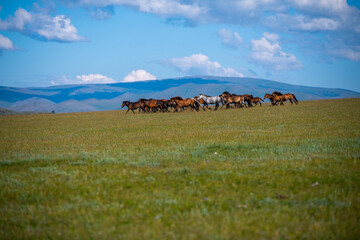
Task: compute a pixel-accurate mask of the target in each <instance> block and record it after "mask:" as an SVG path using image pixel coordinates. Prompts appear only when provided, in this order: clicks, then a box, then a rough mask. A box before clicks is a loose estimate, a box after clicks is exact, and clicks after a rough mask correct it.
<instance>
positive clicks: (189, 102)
mask: <svg viewBox="0 0 360 240" xmlns="http://www.w3.org/2000/svg"><path fill="white" fill-rule="evenodd" d="M171 99H173V98H171ZM172 102H173V104H174V105H175V110H174V112H177V111H179V110H180V109H182V110H185V108H187V107H190V108H191V109H192V110H193V109H195V110H196V111H199V105H200V104H199V103H198V102H197V101H196V100H195V99H192V98H186V99H182V100H180V99H173V100H172Z"/></svg>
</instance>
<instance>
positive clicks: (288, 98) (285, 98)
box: [282, 93, 299, 104]
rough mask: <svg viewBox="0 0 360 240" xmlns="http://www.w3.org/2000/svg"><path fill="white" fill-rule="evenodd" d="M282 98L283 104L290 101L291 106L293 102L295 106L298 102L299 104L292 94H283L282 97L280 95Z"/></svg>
mask: <svg viewBox="0 0 360 240" xmlns="http://www.w3.org/2000/svg"><path fill="white" fill-rule="evenodd" d="M282 98H283V101H284V102H285V101H290V102H291V104H293V102H294V103H295V104H298V102H299V101H298V100H297V99H296V97H295V95H294V94H292V93H286V94H283V95H282Z"/></svg>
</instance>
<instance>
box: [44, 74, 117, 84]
mask: <svg viewBox="0 0 360 240" xmlns="http://www.w3.org/2000/svg"><path fill="white" fill-rule="evenodd" d="M50 83H51V84H52V85H69V84H94V83H100V84H104V83H116V81H115V80H114V79H112V78H111V77H107V76H104V75H101V74H98V73H96V74H92V73H91V74H88V75H85V74H82V75H77V76H76V78H75V79H74V78H71V77H67V76H55V77H52V80H51V81H50Z"/></svg>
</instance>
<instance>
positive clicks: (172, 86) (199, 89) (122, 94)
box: [0, 76, 360, 112]
mask: <svg viewBox="0 0 360 240" xmlns="http://www.w3.org/2000/svg"><path fill="white" fill-rule="evenodd" d="M275 90H277V91H280V92H284V93H286V92H292V93H294V94H295V95H296V97H297V98H298V99H299V100H300V101H301V100H314V99H332V98H349V97H360V93H358V92H354V91H350V90H344V89H333V88H320V87H307V86H300V85H292V84H287V83H282V82H276V81H271V80H265V79H255V78H238V77H214V76H196V77H184V78H172V79H164V80H152V81H142V82H130V83H121V82H120V83H112V84H84V85H62V86H51V87H31V88H16V87H0V107H3V108H7V109H10V110H13V111H45V112H51V111H53V110H54V111H55V112H75V111H99V110H116V109H120V106H121V102H122V101H124V100H130V101H136V100H137V99H139V98H170V97H172V96H182V97H194V96H196V95H198V94H199V93H203V94H208V95H219V94H221V93H222V92H223V91H229V92H232V93H237V94H245V93H246V94H253V95H254V96H260V97H263V96H264V94H265V93H270V92H273V91H275Z"/></svg>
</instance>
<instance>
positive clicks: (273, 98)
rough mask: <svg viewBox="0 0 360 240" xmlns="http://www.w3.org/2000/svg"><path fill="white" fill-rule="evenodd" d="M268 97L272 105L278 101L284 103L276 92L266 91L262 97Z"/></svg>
mask: <svg viewBox="0 0 360 240" xmlns="http://www.w3.org/2000/svg"><path fill="white" fill-rule="evenodd" d="M266 98H268V99H269V100H270V101H271V105H272V106H276V105H277V104H278V103H279V102H280V105H284V103H283V101H282V99H283V98H282V95H281V96H280V95H276V94H274V93H273V94H269V93H266V94H265V96H264V99H266Z"/></svg>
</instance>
